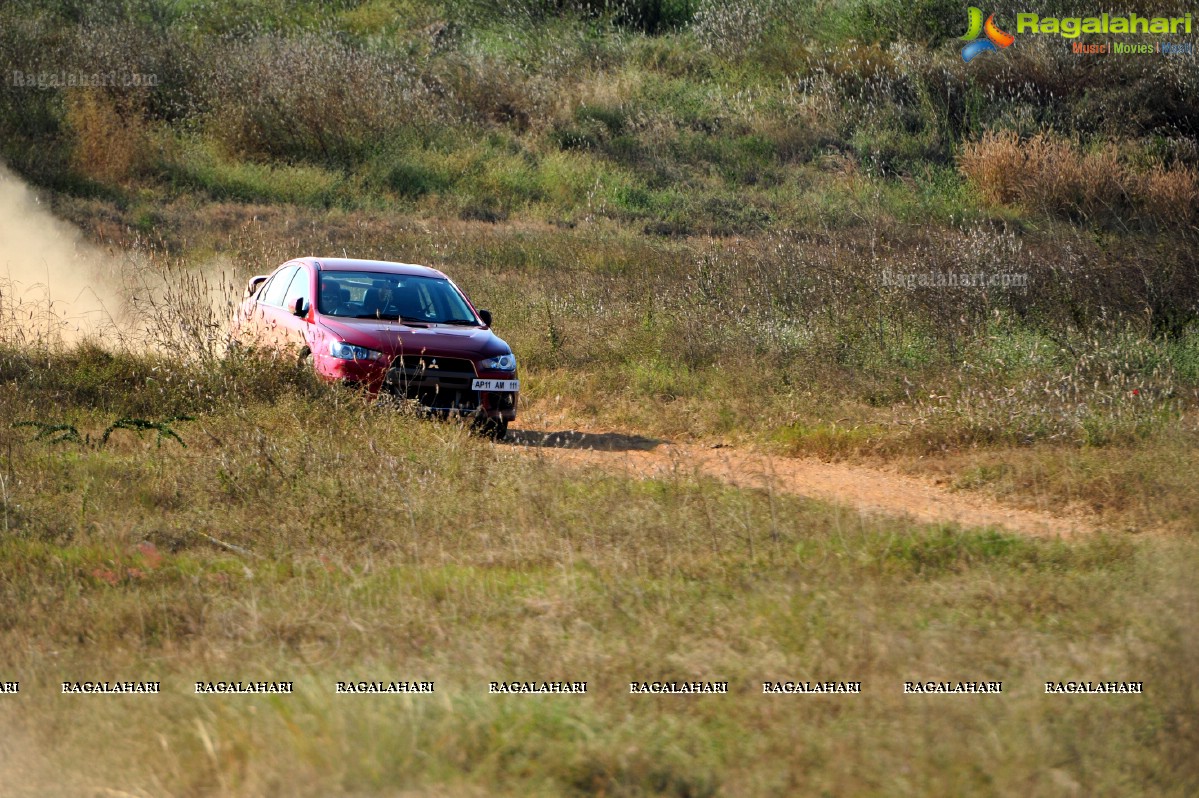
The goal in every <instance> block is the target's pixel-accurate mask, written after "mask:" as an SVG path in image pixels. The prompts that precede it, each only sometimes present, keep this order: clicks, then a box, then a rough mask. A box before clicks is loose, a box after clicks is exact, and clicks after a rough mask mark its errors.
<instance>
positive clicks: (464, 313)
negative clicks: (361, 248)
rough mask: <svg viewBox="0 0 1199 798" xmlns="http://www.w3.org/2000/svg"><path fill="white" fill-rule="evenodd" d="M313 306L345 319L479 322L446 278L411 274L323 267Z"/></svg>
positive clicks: (454, 322)
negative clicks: (336, 269)
mask: <svg viewBox="0 0 1199 798" xmlns="http://www.w3.org/2000/svg"><path fill="white" fill-rule="evenodd" d="M317 310H319V311H320V312H321V313H323V314H324V315H326V316H339V317H341V318H347V319H383V320H386V321H405V322H418V323H422V324H462V325H468V324H469V325H478V324H479V320H478V318H477V317H476V316H475V314H474V311H472V310H471V308H470V305H468V304H467V303H466V300H465V299H463V298H462V294H460V293H458V290H457V289H456V288H454V285H453V284H452V283H451V282H450V281H449V280H447V279H445V278H444V277H424V276H419V275H411V274H387V273H381V272H341V271H337V272H331V271H323V272H321V274H320V293H319V295H318V299H317Z"/></svg>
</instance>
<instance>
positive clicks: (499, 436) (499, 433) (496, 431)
mask: <svg viewBox="0 0 1199 798" xmlns="http://www.w3.org/2000/svg"><path fill="white" fill-rule="evenodd" d="M475 429H477V430H478V431H479V434H481V435H486V436H487V437H488V438H491V439H492V440H493V441H502V440H503V439H504V436H506V435H507V434H508V422H507V420H505V419H494V418H487V419H484V420H482V421H480V422H479V423H478V425H477V426H476V427H475Z"/></svg>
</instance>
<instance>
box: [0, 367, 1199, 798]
mask: <svg viewBox="0 0 1199 798" xmlns="http://www.w3.org/2000/svg"><path fill="white" fill-rule="evenodd" d="M33 368H35V369H38V368H41V367H38V366H33ZM126 368H128V366H126ZM262 368H264V369H265V370H266V371H265V373H264V375H263V378H262V379H256V380H255V383H256V384H257V383H262V384H266V383H267V382H269V381H270V380H269V378H268V375H269V374H271V373H272V368H271V367H270V366H262ZM275 373H276V374H277V372H275ZM112 376H115V374H113V375H111V376H110V380H111V378H112ZM47 379H48V377H46V376H42V377H40V378H38V379H34V380H31V381H28V382H27V383H26V385H37V384H44V383H45V381H46V380H47ZM232 379H234V381H235V382H236V381H237V380H238V379H241V380H245V379H246V377H240V378H238V377H232ZM180 390H184V391H186V389H183V388H182V387H180ZM111 395H112V396H114V397H115V396H117V393H116V392H115V391H113V392H112V394H111ZM38 396H39V394H38V393H36V392H34V393H31V389H30V388H28V387H24V386H18V385H14V384H13V383H7V384H6V385H5V387H4V389H3V391H0V406H2V407H3V410H4V413H5V416H6V417H9V418H26V417H30V416H31V415H36V416H37V417H41V418H46V419H47V420H51V419H49V417H48V416H47V415H46V412H45V410H42V409H41V408H44V407H45V406H46V405H45V404H44V403H41V402H38V401H37V398H38ZM160 406H161V407H163V408H164V409H165V405H160ZM104 407H105V401H104V400H103V399H100V400H99V401H98V402H88V403H87V404H81V403H77V402H76V401H75V400H73V399H71V398H69V397H64V399H62V400H60V402H59V403H58V405H57V410H56V413H55V414H54V419H52V420H59V421H63V422H70V423H72V424H74V425H75V426H76V427H77V428H78V430H79V431H80V432H81V433H83V434H84V435H87V434H88V433H90V434H91V436H90V439H91V440H92V441H94V440H95V439H96V434H97V433H98V432H99V431H100V429H101V428H102V427H103V426H104V425H106V424H107V423H109V422H110V420H111V419H110V411H107V410H105V409H103V408H104ZM96 408H101V409H96ZM143 410H144V412H151V410H152V408H148V407H147V408H143ZM176 428H177V429H178V430H179V432H180V434H181V435H182V438H183V440H184V442H186V443H187V448H183V447H181V446H179V445H178V444H176V443H174V442H172V441H168V442H164V443H162V444H161V445H159V444H158V443H156V442H155V440H154V436H153V435H149V436H146V437H145V438H144V439H143V438H139V436H137V435H136V434H135V433H133V432H126V431H122V432H119V433H117V434H114V436H113V437H112V438H111V439H110V442H109V443H108V445H106V446H104V447H103V448H97V447H95V446H93V445H88V444H86V443H71V442H64V443H60V444H48V443H47V442H45V441H44V440H37V439H35V438H34V436H33V433H32V431H31V430H27V429H24V428H21V429H11V428H7V427H6V428H4V429H2V430H0V448H2V449H4V450H7V451H9V452H11V453H12V458H11V463H10V464H8V466H7V470H6V471H5V479H6V482H5V484H6V491H7V492H6V496H5V499H4V501H5V513H6V519H7V524H8V527H7V531H6V532H5V534H4V537H3V539H2V540H0V560H3V562H4V563H5V567H4V568H3V569H0V573H2V574H3V576H0V598H2V599H3V600H2V601H0V607H3V608H5V609H4V610H2V611H0V630H2V631H0V641H2V645H0V651H3V652H4V654H3V655H0V668H3V669H4V672H5V673H15V674H17V675H18V677H19V678H20V679H21V680H22V694H21V696H19V697H16V698H15V699H13V700H6V702H5V703H4V704H3V709H2V710H0V711H2V712H3V714H2V715H0V723H3V725H4V728H5V729H6V731H9V730H11V736H7V737H6V739H11V740H12V741H13V743H12V744H13V745H15V744H16V743H17V742H23V744H24V745H25V750H26V753H27V754H28V753H29V752H30V751H36V752H37V753H36V754H32V755H29V758H28V759H27V760H26V764H25V766H24V767H23V768H22V770H21V771H20V772H19V774H18V775H20V776H21V778H19V779H12V780H7V781H6V783H7V784H8V785H9V789H10V791H13V792H14V793H15V794H37V793H38V792H39V790H40V791H44V790H45V789H46V785H47V784H48V783H53V784H55V785H58V788H57V790H58V793H59V794H64V795H74V794H78V795H92V794H95V792H96V791H97V790H102V789H116V790H122V791H125V792H127V793H131V794H140V793H142V792H151V793H154V794H168V795H179V796H192V795H194V796H205V795H228V796H234V795H237V796H240V795H245V796H251V795H254V796H258V795H284V794H286V795H327V794H355V795H375V794H394V792H395V791H396V790H401V791H403V790H410V791H416V792H421V793H430V792H432V793H437V794H464V795H465V794H483V793H487V794H502V795H517V794H522V795H530V794H532V795H560V794H576V795H591V794H596V795H598V794H604V795H612V794H625V795H636V794H668V795H680V796H681V795H715V794H728V795H743V794H754V795H790V794H795V793H796V792H813V791H822V790H823V791H830V792H834V793H846V792H853V793H856V794H879V795H882V794H887V795H927V794H930V793H938V794H944V793H973V792H979V791H983V792H990V793H993V794H998V795H1007V794H1014V793H1017V792H1019V793H1021V794H1030V793H1031V794H1033V795H1056V794H1060V792H1061V791H1062V789H1064V787H1063V785H1066V786H1067V787H1068V788H1069V789H1072V790H1076V791H1080V792H1083V793H1086V794H1095V795H1108V794H1110V795H1116V794H1129V793H1136V794H1154V795H1184V794H1187V792H1188V791H1189V789H1191V788H1192V787H1193V786H1194V785H1195V784H1196V781H1195V779H1196V778H1197V774H1196V773H1195V772H1194V770H1193V761H1192V760H1191V758H1190V757H1189V756H1187V755H1186V754H1185V751H1186V750H1187V748H1186V741H1187V740H1192V739H1193V730H1190V731H1188V730H1187V727H1186V726H1185V721H1184V719H1185V718H1186V717H1187V716H1188V715H1189V714H1192V713H1193V712H1194V711H1195V706H1194V703H1193V699H1194V696H1193V694H1192V693H1188V692H1187V691H1186V690H1185V689H1183V688H1184V686H1185V677H1184V674H1185V673H1187V672H1189V671H1188V670H1187V665H1186V663H1187V662H1188V661H1189V659H1188V656H1189V655H1188V653H1187V652H1188V651H1189V648H1187V646H1188V645H1189V644H1186V643H1185V641H1187V640H1189V639H1190V635H1192V634H1193V630H1192V629H1191V628H1190V627H1189V626H1188V624H1189V618H1190V617H1191V616H1189V615H1186V614H1179V613H1178V612H1163V611H1162V610H1161V608H1162V607H1163V606H1166V605H1169V606H1174V607H1177V606H1179V602H1188V601H1189V602H1193V601H1194V591H1193V586H1192V585H1191V580H1189V579H1188V578H1187V577H1186V574H1185V573H1184V570H1183V567H1184V565H1185V564H1186V563H1188V562H1192V561H1193V557H1194V554H1193V551H1192V549H1191V548H1190V547H1189V546H1184V545H1179V544H1173V543H1170V542H1168V541H1164V540H1160V539H1148V540H1144V539H1142V540H1138V539H1135V538H1131V537H1117V538H1108V539H1095V540H1088V541H1081V542H1078V543H1074V544H1069V545H1066V544H1059V543H1053V542H1034V541H1028V540H1022V539H1018V538H1012V537H1007V536H1004V535H1000V534H993V533H986V532H979V531H960V530H951V529H935V528H924V527H915V526H911V525H906V524H902V523H897V522H892V521H886V520H864V519H862V518H859V517H857V516H856V515H854V514H852V513H849V512H847V511H844V510H841V509H838V508H834V507H827V506H823V505H819V504H815V503H811V502H803V501H797V500H792V499H789V498H786V497H781V496H769V495H767V494H764V493H759V492H746V491H738V490H733V489H729V488H725V487H722V486H720V485H717V484H713V483H710V482H706V481H698V480H696V479H695V478H694V477H692V476H691V475H689V474H687V473H686V472H685V471H683V472H680V473H678V474H675V475H673V476H671V477H669V478H666V479H661V480H654V481H648V482H640V481H636V480H630V479H625V478H618V477H613V476H610V475H606V474H603V473H598V472H597V473H582V474H580V473H577V472H570V471H568V472H563V471H559V470H558V469H557V468H556V467H555V466H554V465H553V464H552V463H550V462H548V461H543V460H541V459H539V458H537V457H536V455H535V453H533V454H522V453H520V452H517V451H514V450H512V449H510V448H506V447H502V446H500V447H496V446H493V445H491V444H488V443H486V442H484V441H480V440H478V439H474V438H471V437H470V436H469V435H467V434H466V433H465V432H464V431H462V430H459V429H457V428H455V427H453V426H447V425H441V424H435V423H428V422H420V421H416V420H412V419H406V418H404V417H401V416H397V415H395V414H393V413H391V412H386V411H376V410H373V409H369V408H365V407H363V406H362V405H360V404H358V403H357V402H356V401H355V400H353V399H352V398H351V397H343V398H338V396H336V395H331V396H325V397H321V398H319V399H313V398H306V397H305V396H303V395H302V394H297V393H294V392H293V391H292V389H290V388H287V387H282V388H279V389H278V390H277V391H276V392H275V393H274V398H273V401H271V402H270V403H269V404H268V403H263V402H262V401H261V400H259V399H254V398H253V397H252V396H251V395H250V394H249V393H248V392H246V391H245V390H243V389H239V388H238V387H237V386H236V385H234V387H233V389H232V390H231V391H230V392H229V393H228V394H227V398H224V399H221V400H219V401H217V402H216V403H215V404H213V405H211V409H210V410H209V411H208V412H205V413H203V414H202V415H200V416H198V417H197V418H196V420H195V421H193V422H182V423H179V424H177V425H176ZM383 484H386V485H389V486H392V489H388V490H381V489H380V486H381V485H383ZM116 485H121V486H128V487H122V488H119V489H117V488H114V487H113V486H116ZM464 497H469V500H468V501H464V500H463V499H464ZM268 507H269V510H268V509H264V508H268ZM479 508H486V510H485V511H480V510H479ZM213 539H218V540H220V541H223V542H224V543H226V544H229V545H230V546H235V547H237V548H236V550H230V549H229V548H227V547H222V546H219V545H216V544H214V543H213ZM238 552H240V553H238ZM1180 641H1182V642H1180ZM113 674H120V675H122V676H123V675H125V674H133V675H134V676H133V677H130V678H134V677H138V676H140V677H142V678H157V679H161V680H162V681H163V683H164V695H161V696H158V697H156V698H153V699H145V700H138V699H133V700H129V701H123V702H122V701H117V700H115V699H92V700H90V701H88V703H86V704H84V703H83V702H81V701H75V700H72V699H70V698H68V697H63V696H59V695H55V694H54V689H55V687H56V684H57V682H59V681H61V680H62V679H67V678H79V679H83V678H88V677H92V678H100V677H101V676H103V677H105V678H117V677H116V676H113ZM222 677H224V678H276V679H289V680H294V681H295V682H296V685H297V691H298V694H297V695H295V696H292V697H290V698H286V699H283V700H266V699H254V698H251V699H248V700H232V699H216V698H213V699H209V698H199V697H196V696H194V695H189V694H188V690H189V688H190V686H191V683H192V682H194V681H195V680H197V679H206V678H207V679H217V678H222ZM959 677H960V678H979V679H1002V680H1003V681H1004V691H1005V692H1004V695H1003V696H997V697H991V696H988V697H967V698H965V699H963V698H962V697H957V698H953V699H948V698H946V699H936V698H913V697H911V696H903V695H902V693H901V690H902V682H903V681H905V680H909V679H913V678H951V679H956V678H959ZM1071 677H1073V678H1092V679H1097V678H1120V679H1136V680H1143V681H1145V682H1146V688H1147V689H1146V694H1145V695H1144V696H1140V697H1134V698H1129V697H1116V698H1103V697H1089V698H1088V699H1085V700H1084V699H1079V698H1071V699H1064V698H1058V697H1050V696H1045V695H1043V693H1042V689H1043V684H1042V683H1043V681H1045V680H1046V679H1051V678H1062V679H1066V678H1071ZM346 678H363V679H392V678H403V679H435V680H436V682H437V693H436V694H435V696H433V697H428V698H431V700H425V698H426V697H413V698H411V699H398V700H372V699H371V698H369V697H346V696H335V695H333V694H332V683H333V682H334V681H336V680H339V679H346ZM502 678H531V679H540V678H564V679H571V680H576V679H586V680H587V681H588V682H589V693H588V695H587V696H586V697H585V698H582V699H571V698H553V699H548V700H546V699H544V698H542V699H535V700H534V699H528V698H510V699H496V698H495V697H492V696H488V695H487V694H486V682H488V681H490V680H492V679H502ZM653 678H677V679H689V678H720V679H725V678H727V679H729V680H730V681H731V682H732V694H731V695H729V696H724V697H714V698H711V699H683V700H677V697H676V700H673V701H669V702H668V700H667V699H661V698H659V699H650V700H645V699H640V698H638V697H635V696H630V695H628V694H627V683H628V682H629V681H632V680H638V679H653ZM771 678H777V679H788V678H791V679H795V678H812V679H824V678H840V679H853V680H861V681H862V682H863V683H864V694H863V695H861V696H849V697H842V698H830V697H806V698H797V697H794V696H792V697H788V698H787V699H786V700H779V699H775V698H770V697H767V696H763V695H761V692H760V691H761V685H760V684H759V682H760V681H761V680H765V679H771ZM797 701H802V702H803V706H802V708H797V707H796V706H794V704H795V703H796V702H797ZM801 709H802V713H803V717H804V722H803V723H796V722H795V717H796V715H795V713H796V712H797V711H800V710H801ZM1180 722H1182V723H1183V725H1182V726H1179V725H1178V724H1179V723H1180ZM1188 735H1189V736H1188ZM116 737H119V738H120V739H121V740H122V741H123V742H122V745H121V746H120V749H119V750H117V749H115V748H113V747H112V746H110V745H109V744H108V743H109V741H111V740H112V739H114V738H116ZM980 740H986V741H989V742H988V743H987V744H985V745H982V744H980V742H979V741H980ZM901 741H906V742H901ZM101 749H103V750H104V751H105V752H106V756H105V757H104V758H103V760H100V759H95V760H92V759H90V758H88V767H87V768H86V770H84V769H81V768H79V767H78V764H79V762H80V757H81V753H80V752H84V751H97V750H101ZM51 774H53V775H51ZM39 777H40V778H41V781H39Z"/></svg>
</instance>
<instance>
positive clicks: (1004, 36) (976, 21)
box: [962, 6, 1016, 63]
mask: <svg viewBox="0 0 1199 798" xmlns="http://www.w3.org/2000/svg"><path fill="white" fill-rule="evenodd" d="M967 13H968V14H969V15H970V29H969V30H967V31H966V35H965V36H963V37H962V41H968V42H970V43H969V44H967V45H966V46H965V47H963V48H962V60H963V61H965V62H966V63H970V61H971V60H972V59H973V58H974V57H975V56H976V55H979V54H981V53H985V52H986V51H987V50H1002V49H1003V48H1005V47H1011V45H1012V42H1014V41H1016V37H1015V36H1013V35H1012V34H1010V33H1004V32H1003V31H1001V30H1000V29H999V28H998V27H996V25H995V15H994V14H992V15H991V16H989V17H987V21H986V22H985V23H984V22H983V12H982V11H981V10H980V9H977V8H975V7H974V6H970V9H969V11H968V12H967ZM980 33H985V34H986V35H987V38H985V39H979V38H978V36H979V34H980Z"/></svg>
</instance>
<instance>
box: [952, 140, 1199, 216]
mask: <svg viewBox="0 0 1199 798" xmlns="http://www.w3.org/2000/svg"><path fill="white" fill-rule="evenodd" d="M959 165H960V168H961V171H962V173H963V174H964V175H965V176H966V177H967V178H969V179H970V180H971V182H973V183H974V185H975V186H976V187H977V188H978V190H979V191H980V192H981V193H982V195H983V196H984V197H985V198H986V199H988V200H989V201H991V202H995V203H1005V204H1020V205H1024V206H1026V207H1028V208H1029V209H1032V210H1036V211H1040V212H1042V213H1046V214H1052V215H1058V216H1062V217H1064V218H1067V219H1075V220H1081V221H1089V222H1098V223H1104V224H1127V223H1129V222H1133V221H1142V222H1144V223H1145V224H1146V225H1149V226H1152V227H1156V226H1167V227H1183V228H1185V227H1187V226H1189V225H1191V224H1193V223H1194V221H1195V219H1196V213H1197V207H1199V206H1197V205H1196V199H1197V198H1199V177H1197V175H1196V172H1195V170H1194V169H1191V168H1188V167H1185V166H1178V167H1175V168H1173V169H1166V168H1165V167H1163V166H1161V165H1155V166H1153V167H1151V168H1150V169H1148V170H1146V171H1140V170H1137V169H1135V168H1133V167H1132V166H1130V165H1128V164H1127V163H1126V162H1125V161H1124V160H1123V159H1122V158H1121V156H1120V152H1119V150H1118V149H1117V147H1116V146H1115V145H1114V144H1111V143H1107V144H1103V145H1100V146H1098V147H1095V148H1093V149H1091V150H1083V149H1082V148H1081V147H1079V146H1078V145H1076V144H1072V143H1071V142H1069V141H1066V140H1065V139H1062V138H1060V137H1056V136H1053V135H1052V134H1047V133H1038V134H1037V135H1035V136H1033V137H1032V138H1031V139H1029V140H1027V141H1023V142H1022V141H1021V140H1020V138H1019V136H1017V135H1016V134H1015V133H1013V132H1010V131H1003V132H990V133H987V134H985V135H984V136H983V137H982V138H981V139H980V140H978V141H976V142H970V143H968V144H966V145H965V146H964V147H963V149H962V153H961V156H960V158H959Z"/></svg>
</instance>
